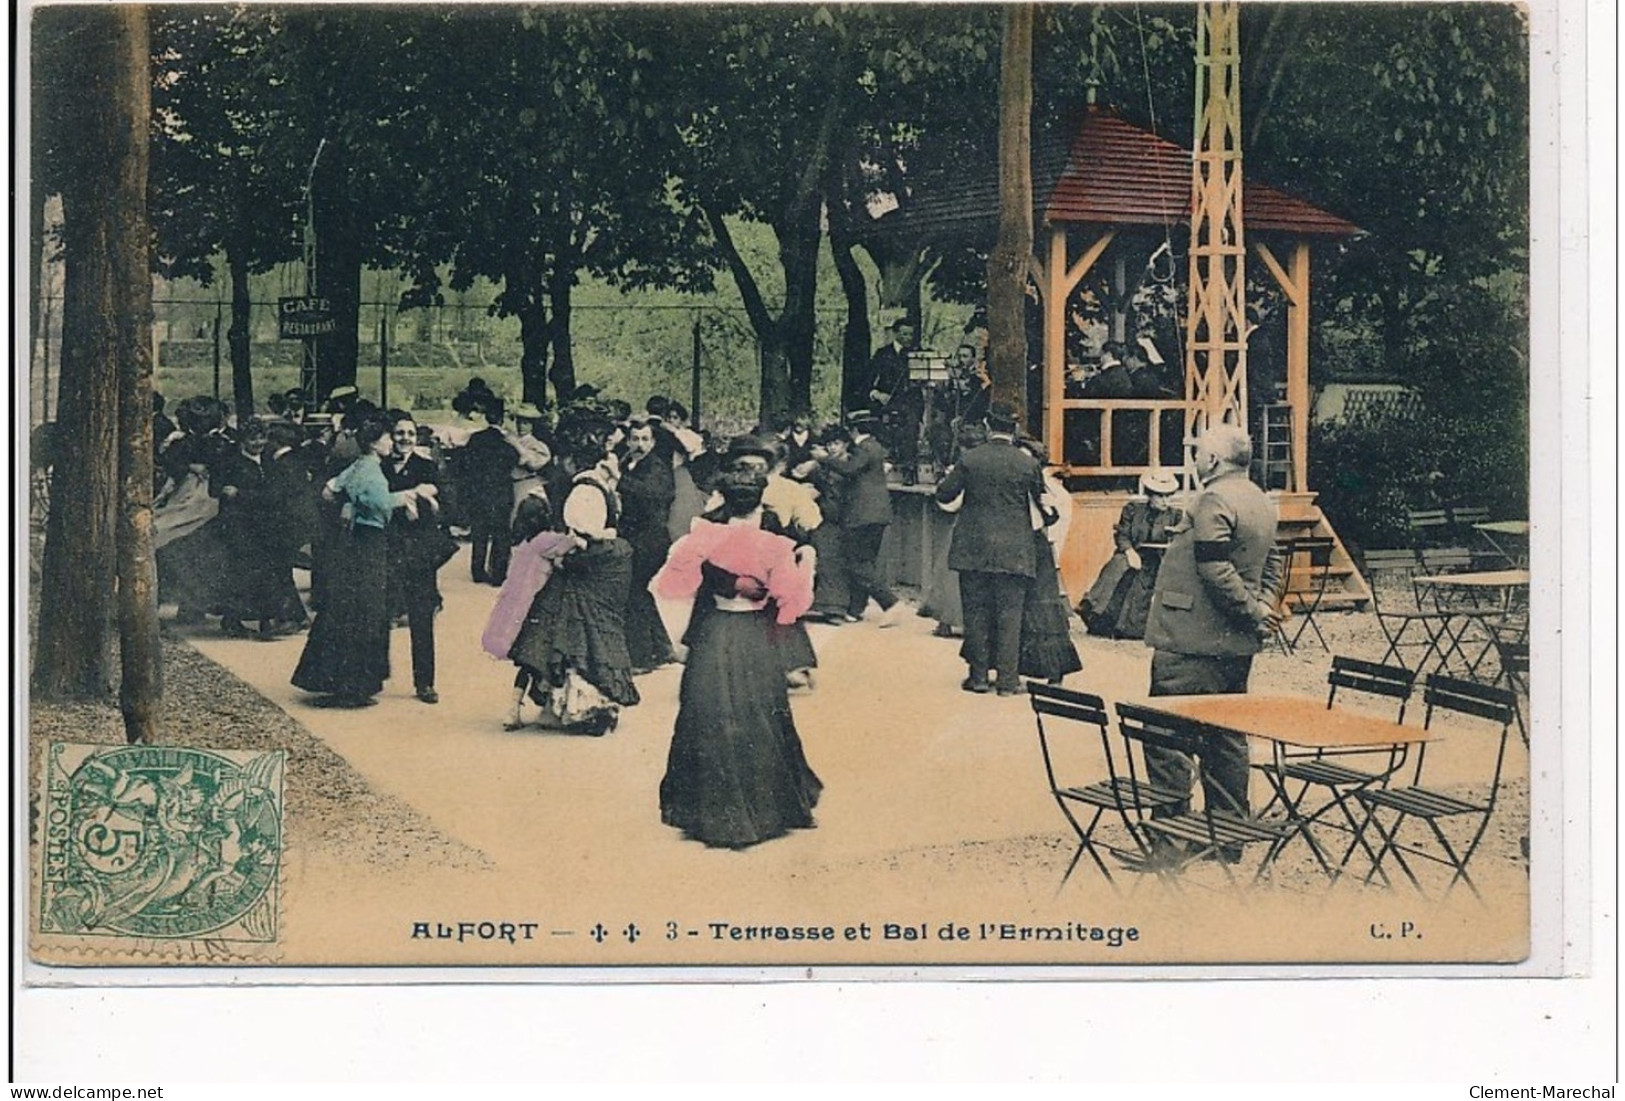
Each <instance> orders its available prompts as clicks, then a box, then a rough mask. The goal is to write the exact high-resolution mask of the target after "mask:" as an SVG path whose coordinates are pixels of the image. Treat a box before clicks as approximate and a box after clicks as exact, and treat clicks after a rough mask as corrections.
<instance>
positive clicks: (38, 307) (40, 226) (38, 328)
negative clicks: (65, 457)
mask: <svg viewBox="0 0 1625 1101" xmlns="http://www.w3.org/2000/svg"><path fill="white" fill-rule="evenodd" d="M28 206H29V211H28V398H29V402H28V423H29V424H30V425H32V424H33V423H34V400H33V399H34V387H35V386H36V385H39V386H40V387H41V391H42V392H41V394H40V410H41V412H42V413H43V412H44V411H46V410H49V409H50V408H51V395H50V394H49V393H46V392H44V391H45V390H46V388H48V387H49V386H50V384H51V375H50V364H48V363H40V364H38V365H37V367H38V369H37V370H36V364H35V358H36V357H37V356H38V355H39V351H40V347H41V342H40V338H41V337H42V336H44V335H45V332H44V328H45V324H44V323H45V293H44V291H45V281H44V272H45V198H44V197H43V196H41V195H38V194H36V195H35V196H34V198H33V200H32V201H31V202H30V203H29V204H28ZM43 419H45V420H49V419H50V418H49V417H44V418H43Z"/></svg>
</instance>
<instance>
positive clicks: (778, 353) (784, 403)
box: [756, 325, 790, 428]
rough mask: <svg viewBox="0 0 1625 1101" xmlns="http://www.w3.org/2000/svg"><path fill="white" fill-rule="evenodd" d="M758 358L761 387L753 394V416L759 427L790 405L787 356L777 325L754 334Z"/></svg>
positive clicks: (781, 415)
mask: <svg viewBox="0 0 1625 1101" xmlns="http://www.w3.org/2000/svg"><path fill="white" fill-rule="evenodd" d="M756 348H757V355H758V358H759V359H760V360H761V368H762V379H761V390H760V392H759V393H758V395H757V402H756V420H757V423H758V424H760V425H761V426H762V427H763V428H766V427H768V426H770V425H773V424H775V423H777V422H778V421H779V420H780V419H782V418H783V416H784V415H785V412H786V411H787V410H788V409H789V408H790V356H789V353H788V351H787V349H786V348H785V345H784V334H783V331H782V329H781V328H780V326H778V325H774V326H773V327H772V328H770V329H769V330H768V331H767V332H766V333H757V334H756Z"/></svg>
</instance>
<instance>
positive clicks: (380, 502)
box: [293, 419, 435, 707]
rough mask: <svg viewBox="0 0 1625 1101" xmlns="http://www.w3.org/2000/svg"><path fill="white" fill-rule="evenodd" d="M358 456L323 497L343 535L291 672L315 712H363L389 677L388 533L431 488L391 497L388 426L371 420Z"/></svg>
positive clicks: (360, 435) (359, 435)
mask: <svg viewBox="0 0 1625 1101" xmlns="http://www.w3.org/2000/svg"><path fill="white" fill-rule="evenodd" d="M356 442H357V443H358V444H360V445H361V449H362V450H361V457H360V458H358V459H357V460H356V461H355V462H353V463H351V464H350V465H349V466H347V467H345V468H344V470H342V471H341V472H340V473H339V474H338V476H337V477H335V478H334V479H333V480H332V481H330V482H328V483H327V485H326V486H325V487H324V488H323V490H322V496H323V497H325V498H326V499H328V500H342V501H343V502H344V506H343V517H344V528H343V535H342V537H341V538H340V540H339V545H338V546H337V547H336V548H335V553H334V562H333V570H334V577H333V584H332V586H331V592H330V596H329V600H328V602H327V603H326V604H325V605H324V606H323V607H322V608H321V610H320V611H318V612H317V614H316V620H315V622H314V623H312V624H311V627H310V637H309V638H308V639H307V640H306V642H305V652H304V653H303V654H302V655H300V658H299V666H298V668H296V669H295V670H294V673H293V683H294V686H295V687H298V688H303V689H304V690H305V691H307V692H313V693H316V694H317V695H318V696H319V697H321V698H320V699H318V700H316V701H315V703H316V706H318V707H366V706H368V705H370V704H372V703H375V702H376V701H375V700H374V699H373V697H374V696H376V695H378V693H379V692H381V691H383V688H384V681H385V680H387V679H388V678H389V600H388V568H389V567H388V559H389V548H388V544H387V542H386V541H385V538H384V529H385V528H386V527H388V526H389V519H390V517H391V516H392V515H393V514H394V512H395V510H396V509H405V510H406V511H407V512H408V513H409V514H413V515H415V514H416V512H417V507H418V502H419V501H423V500H428V499H430V498H432V497H433V496H434V495H435V487H434V486H433V485H421V486H417V487H414V488H413V489H409V490H403V491H401V492H399V493H391V492H390V489H389V482H388V480H387V479H386V478H385V477H384V470H383V457H384V456H385V455H386V454H388V453H389V450H390V448H391V446H392V445H391V441H390V436H389V422H388V421H387V420H384V419H372V420H368V421H366V422H365V423H363V424H362V425H361V426H360V427H359V428H358V429H357V430H356Z"/></svg>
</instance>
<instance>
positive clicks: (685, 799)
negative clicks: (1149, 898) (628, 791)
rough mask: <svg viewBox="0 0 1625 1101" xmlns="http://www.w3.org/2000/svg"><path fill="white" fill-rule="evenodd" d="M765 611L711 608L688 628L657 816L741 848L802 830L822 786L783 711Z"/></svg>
mask: <svg viewBox="0 0 1625 1101" xmlns="http://www.w3.org/2000/svg"><path fill="white" fill-rule="evenodd" d="M709 599H710V597H709V596H707V595H705V594H703V593H702V594H701V595H700V597H699V600H701V601H706V600H709ZM770 616H771V613H770V612H765V611H764V612H722V611H712V612H710V613H709V614H704V615H697V616H695V617H694V625H693V626H692V627H691V629H690V631H689V636H688V637H689V640H690V643H689V644H690V649H689V655H688V662H687V664H686V665H685V666H684V668H683V684H682V688H681V692H680V695H679V705H678V711H677V728H676V731H675V733H674V734H673V735H672V740H671V752H670V754H669V755H668V756H667V759H666V776H665V779H663V780H661V782H660V818H661V821H663V822H665V823H666V824H667V825H668V826H675V827H677V828H678V829H681V830H683V831H685V832H686V833H687V834H688V835H689V836H691V837H693V838H695V839H697V840H700V841H703V842H705V843H706V844H707V845H712V846H718V847H727V848H734V849H742V848H745V847H747V846H750V845H755V844H757V843H759V842H762V841H767V840H769V839H771V838H774V837H779V836H781V835H783V834H785V833H787V832H788V831H790V830H793V829H806V828H809V827H811V826H812V825H813V814H812V811H813V808H814V807H815V806H816V805H817V804H818V796H819V793H820V792H821V791H822V790H823V784H822V783H820V782H819V779H818V777H817V776H816V775H814V774H813V771H812V769H811V768H810V767H809V766H808V764H807V758H806V754H805V753H804V752H803V750H802V747H801V738H800V736H799V735H798V734H797V733H796V726H795V721H794V719H793V718H792V717H791V714H790V697H789V694H788V691H787V689H786V687H785V683H784V664H783V661H782V659H781V657H780V656H779V653H778V651H777V648H776V647H774V646H773V645H772V643H771V640H770V631H771V630H772V623H771V619H770Z"/></svg>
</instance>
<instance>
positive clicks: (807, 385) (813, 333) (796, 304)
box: [761, 198, 823, 428]
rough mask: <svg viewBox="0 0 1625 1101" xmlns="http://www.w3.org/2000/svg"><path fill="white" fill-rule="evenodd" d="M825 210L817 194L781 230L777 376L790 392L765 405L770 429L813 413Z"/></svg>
mask: <svg viewBox="0 0 1625 1101" xmlns="http://www.w3.org/2000/svg"><path fill="white" fill-rule="evenodd" d="M820 210H821V204H820V203H819V201H818V200H817V199H816V198H815V199H814V201H813V202H812V203H810V204H809V205H808V206H807V207H805V208H804V209H800V210H797V211H796V212H795V213H794V215H793V218H794V220H793V221H791V222H790V223H789V224H788V225H787V226H786V227H785V228H784V229H782V230H780V231H779V262H780V263H781V264H782V265H783V266H784V309H783V310H782V311H780V313H779V323H778V330H779V339H780V341H781V343H782V345H783V348H784V375H783V378H782V380H779V379H775V384H776V385H777V384H780V383H781V382H782V385H783V387H784V392H783V395H782V397H777V396H776V398H777V400H775V402H774V403H773V404H771V405H769V404H767V403H765V402H764V404H763V407H762V411H761V415H762V424H763V425H764V426H765V427H768V428H775V427H778V426H779V425H781V424H784V423H786V422H787V421H788V420H789V419H790V418H791V417H794V416H806V415H808V414H810V413H811V412H812V375H813V345H814V343H815V341H816V339H817V330H818V314H817V305H818V245H819V242H820V241H821V240H822V239H823V231H822V230H821V228H820V227H819V224H818V221H819V218H818V216H819V213H820ZM765 381H766V380H765V379H764V382H765ZM764 396H765V392H764Z"/></svg>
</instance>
